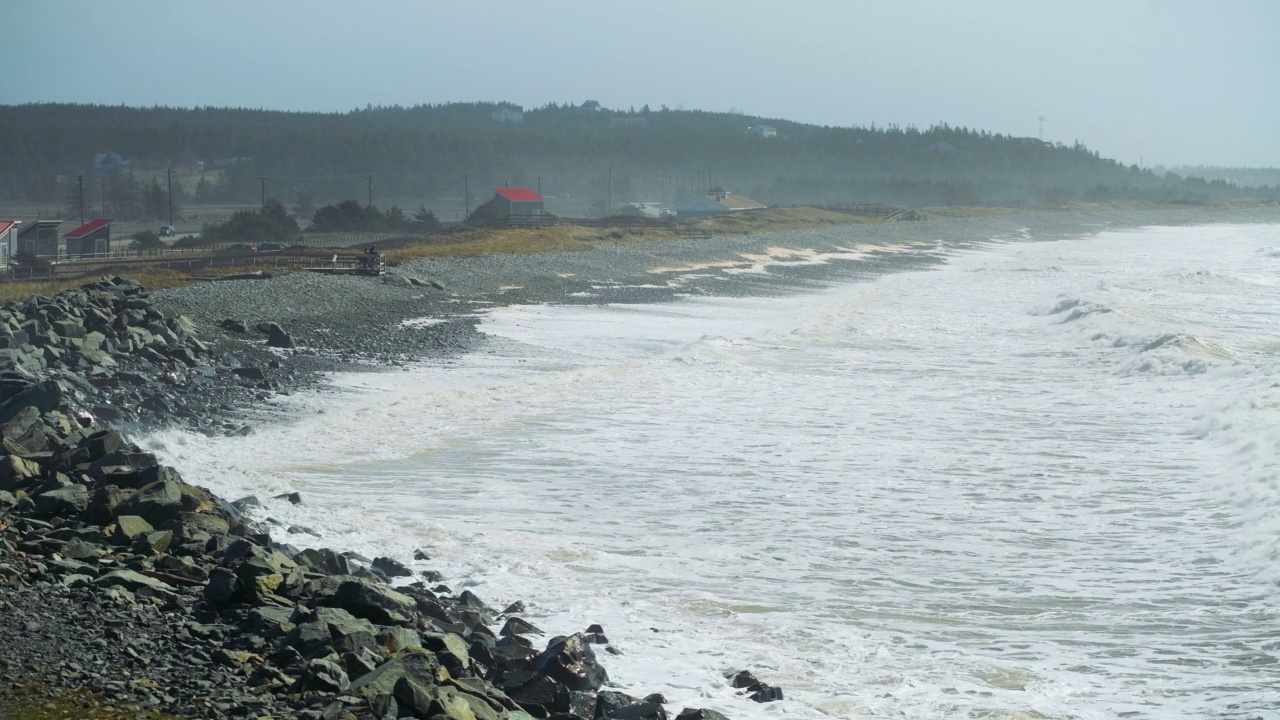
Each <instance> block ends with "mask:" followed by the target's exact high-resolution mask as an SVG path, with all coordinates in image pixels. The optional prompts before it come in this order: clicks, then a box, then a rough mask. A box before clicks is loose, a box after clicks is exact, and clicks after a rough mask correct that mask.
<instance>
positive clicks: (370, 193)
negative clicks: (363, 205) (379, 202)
mask: <svg viewBox="0 0 1280 720" xmlns="http://www.w3.org/2000/svg"><path fill="white" fill-rule="evenodd" d="M369 207H373V176H372V175H370V176H369Z"/></svg>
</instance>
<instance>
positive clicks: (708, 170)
mask: <svg viewBox="0 0 1280 720" xmlns="http://www.w3.org/2000/svg"><path fill="white" fill-rule="evenodd" d="M713 187H715V185H712V184H711V168H707V192H711V188H713Z"/></svg>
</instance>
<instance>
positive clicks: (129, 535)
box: [111, 515, 155, 545]
mask: <svg viewBox="0 0 1280 720" xmlns="http://www.w3.org/2000/svg"><path fill="white" fill-rule="evenodd" d="M154 531H155V528H154V527H152V526H151V523H149V522H147V521H146V520H144V519H142V518H140V517H138V516H137V515H121V516H120V517H118V518H116V529H115V532H113V533H112V535H111V539H112V540H113V541H115V542H117V543H119V544H121V545H130V544H132V543H133V541H134V540H136V539H138V538H139V537H142V536H144V535H147V534H148V533H151V532H154Z"/></svg>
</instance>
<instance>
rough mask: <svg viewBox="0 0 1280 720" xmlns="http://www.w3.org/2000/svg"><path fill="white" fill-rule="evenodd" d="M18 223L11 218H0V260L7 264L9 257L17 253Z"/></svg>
mask: <svg viewBox="0 0 1280 720" xmlns="http://www.w3.org/2000/svg"><path fill="white" fill-rule="evenodd" d="M17 242H18V223H17V222H16V221H13V220H0V262H3V263H4V264H6V265H8V264H9V260H10V258H12V257H13V256H14V255H16V254H17V253H18V247H17Z"/></svg>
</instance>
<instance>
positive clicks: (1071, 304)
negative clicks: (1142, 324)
mask: <svg viewBox="0 0 1280 720" xmlns="http://www.w3.org/2000/svg"><path fill="white" fill-rule="evenodd" d="M1068 311H1069V312H1068ZM1111 312H1115V311H1114V310H1112V309H1111V308H1109V307H1107V306H1106V305H1100V304H1098V303H1095V302H1091V301H1089V300H1084V299H1081V298H1077V297H1071V298H1063V299H1062V300H1059V301H1058V304H1057V305H1054V306H1053V307H1052V308H1049V309H1048V310H1041V311H1037V312H1033V313H1032V315H1041V316H1048V315H1061V314H1062V313H1067V316H1066V317H1064V318H1062V321H1061V322H1063V323H1069V322H1075V321H1077V320H1082V319H1084V318H1087V317H1089V316H1090V315H1099V314H1107V313H1111Z"/></svg>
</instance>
